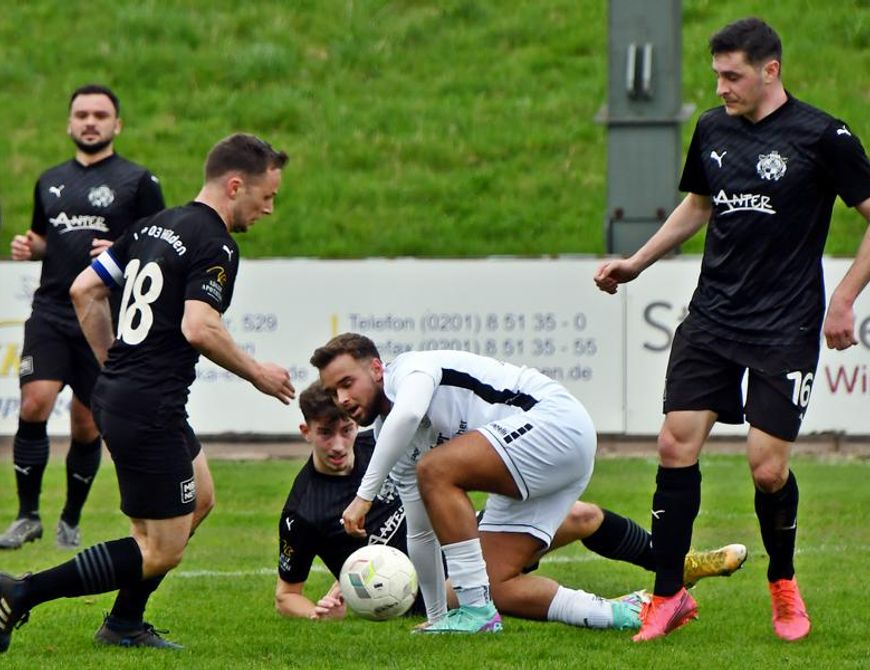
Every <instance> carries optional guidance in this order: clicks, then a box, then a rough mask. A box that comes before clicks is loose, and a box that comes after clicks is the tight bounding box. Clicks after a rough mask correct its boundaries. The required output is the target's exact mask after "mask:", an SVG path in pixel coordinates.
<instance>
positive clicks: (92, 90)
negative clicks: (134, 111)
mask: <svg viewBox="0 0 870 670" xmlns="http://www.w3.org/2000/svg"><path fill="white" fill-rule="evenodd" d="M80 95H104V96H106V97H107V98H108V99H109V100H111V101H112V106H113V107H114V108H115V116H121V101H120V100H118V96H117V95H115V93H114V91H112V89H110V88H109V87H108V86H103V85H102V84H85V85H84V86H79V87H78V88H77V89H76V90H75V91H73V92H72V95H71V96H70V97H69V107H68V108H67V109H68V110H69V109H72V104H73V101H74V100H75V99H76V98H77V97H79V96H80Z"/></svg>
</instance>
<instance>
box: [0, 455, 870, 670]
mask: <svg viewBox="0 0 870 670" xmlns="http://www.w3.org/2000/svg"><path fill="white" fill-rule="evenodd" d="M4 465H7V463H4ZM299 466H300V462H299V461H289V460H287V461H274V460H273V461H265V462H263V461H260V462H253V461H251V462H233V461H213V462H212V469H213V472H214V476H215V481H216V486H217V498H218V506H217V508H216V509H215V511H214V513H213V514H212V516H211V517H210V518H209V519H208V520H207V521H206V522H205V523H204V524H203V526H202V527H201V528H200V530H199V531H198V532H197V533H196V536H195V537H194V539H193V541H192V543H191V545H190V547H189V549H188V552H187V555H186V557H185V560H184V562H183V563H182V565H181V566H180V567H179V568H178V569H177V570H176V571H175V572H174V573H172V574H171V575H170V576H169V577H168V578H167V579H166V580H165V581H164V583H163V585H162V586H161V588H160V589H159V590H158V592H157V593H156V594H155V595H154V597H153V598H152V600H151V603H150V604H149V609H148V612H147V613H146V618H147V619H148V620H150V621H151V622H152V623H154V624H155V625H156V626H157V628H167V629H170V630H171V634H170V635H169V636H168V637H169V638H170V639H173V640H175V641H178V642H181V643H183V644H184V645H185V647H186V648H185V649H184V650H183V651H180V652H165V651H157V650H139V649H134V650H126V649H107V648H102V647H96V646H95V645H94V644H93V642H92V636H93V633H94V631H95V630H96V628H97V627H98V626H99V624H100V621H101V620H102V617H103V614H104V613H105V612H106V611H108V610H109V608H110V607H111V603H112V599H113V596H112V595H101V596H95V597H88V598H78V599H73V600H60V601H55V602H52V603H48V604H46V605H43V606H41V607H39V608H37V609H35V610H34V611H33V613H32V614H31V621H30V623H28V624H27V625H26V626H24V627H23V628H21V629H20V630H18V631H16V633H15V634H14V636H13V641H12V646H11V647H10V650H9V652H8V653H7V654H6V655H5V656H4V657H3V658H2V667H3V668H10V669H11V668H26V669H28V670H32V669H33V668H76V669H83V668H96V667H105V668H121V669H123V668H131V669H132V668H137V669H139V668H142V667H146V668H233V669H242V668H285V667H286V668H318V669H324V668H439V669H440V668H568V667H583V668H668V669H669V670H673V669H675V668H698V667H700V666H703V665H708V666H709V667H718V668H724V667H732V666H734V665H739V666H740V667H748V668H804V667H806V668H814V669H822V668H836V669H838V670H840V669H843V668H866V667H870V645H868V644H867V631H868V630H870V614H868V612H867V608H866V603H867V601H868V599H870V585H868V582H867V580H866V579H865V577H864V575H865V573H866V571H867V570H868V567H870V519H868V516H870V511H868V510H870V487H868V486H867V485H866V481H867V477H868V475H870V462H867V461H861V460H832V459H824V458H812V457H799V458H796V459H795V461H794V463H793V469H794V471H795V473H796V475H797V477H798V482H799V485H800V489H801V513H800V526H799V533H798V547H799V549H798V555H797V559H796V564H797V570H798V576H799V579H800V584H801V588H802V590H803V593H804V597H805V600H806V601H807V605H808V608H809V611H810V615H811V617H812V620H813V631H812V633H811V634H810V636H809V637H808V638H807V639H806V640H804V641H801V642H799V643H797V644H791V645H789V644H785V643H783V642H780V641H779V640H777V639H776V638H775V637H774V635H773V632H772V629H771V626H770V607H769V602H768V595H767V589H766V587H765V570H766V565H767V561H766V556H765V555H764V550H763V547H762V545H761V540H760V537H759V534H758V530H757V526H756V521H755V517H754V513H753V508H752V486H751V483H750V480H749V475H748V471H747V467H746V463H745V459H743V458H742V457H741V456H723V455H715V456H709V457H704V458H703V459H702V471H703V475H704V484H703V499H702V505H701V513H700V516H699V518H698V520H697V522H696V525H695V538H694V543H695V546H697V547H699V548H707V547H712V546H718V545H720V544H724V543H727V542H743V543H745V544H746V545H748V547H749V551H750V557H749V560H748V562H747V564H746V565H745V566H744V568H743V569H742V570H741V571H740V572H738V573H736V574H735V575H734V576H733V577H731V578H728V579H719V578H716V579H708V580H705V581H702V582H701V583H700V584H699V585H698V586H697V587H696V588H695V596H696V598H697V599H698V602H699V606H700V618H699V620H698V621H696V622H694V623H692V624H690V625H689V626H687V627H685V628H684V629H681V630H679V631H678V632H676V633H675V634H673V635H672V636H669V637H668V638H666V639H664V640H661V641H657V642H653V643H648V644H644V645H635V644H633V643H632V642H631V640H630V635H629V634H628V633H623V632H615V631H603V632H602V631H590V630H579V629H575V628H571V627H569V626H565V625H562V624H556V623H541V622H528V621H521V620H518V619H512V618H508V619H506V621H505V630H504V632H503V634H501V635H498V636H479V637H463V638H455V637H449V638H448V637H438V638H434V639H433V638H429V637H426V638H422V639H421V638H419V637H417V636H411V635H410V634H409V629H410V627H411V626H412V625H413V624H414V623H415V620H412V619H399V620H393V621H389V622H384V623H372V622H367V621H364V620H362V619H358V618H355V617H352V618H350V619H348V620H346V621H344V622H324V623H312V622H309V621H291V620H286V619H282V618H281V617H279V616H278V615H277V614H276V613H275V611H274V609H273V606H272V594H273V590H274V584H275V566H276V562H277V559H276V556H277V548H276V545H277V540H276V537H277V532H276V529H277V523H278V516H279V513H280V510H281V506H282V504H283V501H284V498H285V496H286V493H287V490H288V488H289V485H290V482H291V480H292V478H293V476H294V474H295V473H296V471H297V470H298V468H299ZM655 467H656V465H655V460H654V459H652V458H625V459H602V460H601V461H599V463H598V464H597V467H596V473H595V475H594V476H593V479H592V485H591V487H590V489H589V491H588V493H587V495H586V496H585V498H586V499H588V500H590V501H594V502H598V503H600V504H602V505H604V506H606V507H608V508H610V509H613V510H615V511H618V512H621V513H624V514H627V515H629V516H632V517H633V518H635V519H636V520H637V521H639V522H640V523H642V524H644V525H646V524H647V523H648V519H649V511H648V510H649V503H650V499H651V496H652V490H653V481H654V477H655ZM4 469H5V470H6V474H5V475H4V482H5V483H4V485H3V487H2V491H0V509H3V510H11V509H14V497H15V494H14V483H13V480H12V473H11V467H8V468H4ZM62 476H63V472H62V469H61V465H60V463H59V462H53V463H52V465H51V466H50V468H49V470H48V472H47V477H46V485H45V493H44V499H43V504H42V510H43V519H44V521H45V523H46V530H47V535H46V537H45V538H44V539H43V540H42V541H41V542H39V543H36V544H32V545H27V546H26V547H25V548H23V549H21V550H19V551H12V552H6V553H0V569H2V570H3V571H8V572H12V573H20V572H24V571H27V570H39V569H43V568H46V567H49V566H52V565H55V564H57V563H59V562H60V561H62V560H64V559H65V558H67V557H68V556H69V554H68V553H64V552H61V551H60V550H58V549H55V548H54V545H53V537H51V535H52V533H51V531H52V529H53V526H54V523H55V521H56V518H57V515H58V513H59V509H60V506H61V499H60V494H59V491H61V490H62V489H63V486H62ZM92 495H93V497H92V499H91V501H89V503H88V506H87V507H86V509H85V516H84V519H83V531H84V540H85V543H92V542H96V541H99V540H105V539H112V538H115V537H120V536H122V535H124V534H125V533H126V522H125V519H124V517H123V516H122V515H121V513H120V512H119V511H118V510H117V503H118V494H117V487H116V483H115V476H114V472H113V471H112V468H111V464H110V463H106V464H104V468H103V470H102V471H101V472H100V474H99V475H98V478H97V482H96V484H95V488H94V492H93V494H92ZM2 523H4V524H5V523H6V519H3V520H2ZM540 572H541V574H546V575H549V576H551V577H553V578H555V579H558V580H560V581H561V582H562V583H563V584H566V585H568V586H572V587H576V588H583V589H584V590H587V591H592V592H595V593H598V594H601V595H604V596H615V595H619V594H622V593H624V592H626V591H629V590H633V589H637V588H641V587H646V588H649V587H651V585H652V576H651V575H649V574H647V573H645V572H643V571H641V570H640V569H638V568H635V567H634V566H630V565H626V564H620V563H613V562H608V561H604V560H602V559H599V558H597V557H595V556H594V555H593V554H590V553H589V552H588V551H586V550H585V549H584V548H583V547H582V546H580V545H579V544H576V545H573V546H570V547H566V548H565V549H562V550H560V551H559V552H558V553H556V554H553V555H552V556H551V557H550V558H549V559H545V561H544V562H543V563H542V566H541V568H540ZM330 583H331V579H330V577H329V576H328V575H327V574H326V573H325V572H324V571H323V570H322V568H320V569H319V570H318V571H317V572H315V573H313V574H312V577H311V579H310V580H309V584H308V585H309V587H310V590H308V591H307V592H308V593H309V595H313V596H314V597H317V596H318V595H320V594H321V593H322V592H323V591H325V590H326V589H327V588H328V586H329V585H330Z"/></svg>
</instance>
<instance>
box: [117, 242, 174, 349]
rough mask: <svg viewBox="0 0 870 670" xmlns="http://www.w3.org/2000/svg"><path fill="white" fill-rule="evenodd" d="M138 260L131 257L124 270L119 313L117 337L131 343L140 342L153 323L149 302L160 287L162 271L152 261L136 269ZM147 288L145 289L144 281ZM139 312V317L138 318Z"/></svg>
mask: <svg viewBox="0 0 870 670" xmlns="http://www.w3.org/2000/svg"><path fill="white" fill-rule="evenodd" d="M140 265H141V261H140V260H139V259H138V258H134V259H133V260H131V261H130V262H129V263H127V267H126V268H125V270H124V280H125V281H124V296H123V297H122V298H121V312H120V314H119V315H118V339H119V340H121V341H122V342H124V343H126V344H130V345H136V344H140V343H141V342H142V341H143V340H144V339H145V338H146V337H147V336H148V331H149V330H151V326H152V325H153V324H154V313H153V312H152V311H151V303H152V302H154V301H155V300H157V298H158V297H160V291H162V290H163V272H162V271H161V270H160V266H159V265H157V263H155V262H154V261H151V262H150V263H146V264H145V266H144V267H143V268H142V269H141V271H140V270H139V266H140ZM146 283H147V284H148V290H147V291H145V290H144V287H145V284H146ZM137 316H138V319H137Z"/></svg>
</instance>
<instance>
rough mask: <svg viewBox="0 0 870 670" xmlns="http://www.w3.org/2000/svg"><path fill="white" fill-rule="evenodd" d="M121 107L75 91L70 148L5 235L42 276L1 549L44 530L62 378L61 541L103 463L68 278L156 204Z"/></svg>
mask: <svg viewBox="0 0 870 670" xmlns="http://www.w3.org/2000/svg"><path fill="white" fill-rule="evenodd" d="M119 112H120V105H119V102H118V98H117V97H116V96H115V94H114V93H113V92H112V91H111V90H109V89H108V88H106V87H105V86H99V85H95V84H89V85H86V86H81V87H79V88H77V89H76V90H75V91H73V93H72V96H71V98H70V103H69V127H68V133H69V135H70V138H72V141H73V143H74V144H75V145H76V153H75V157H74V158H73V159H71V160H69V161H67V162H66V163H61V164H60V165H58V166H56V167H53V168H51V169H49V170H46V171H45V172H44V173H43V174H42V175H41V176H40V177H39V180H38V181H37V182H36V188H35V190H34V194H33V220H32V223H31V225H30V230H28V231H27V233H26V234H24V235H16V236H15V237H14V238H13V239H12V245H11V246H12V259H13V260H40V259H41V260H42V277H41V279H40V283H39V288H37V290H36V293H35V295H34V297H33V311H32V313H31V315H30V318H29V319H28V320H27V323H26V324H25V326H24V348H23V351H22V354H21V364H20V369H19V378H20V383H21V405H20V407H21V409H20V410H19V416H18V431H17V432H16V434H15V440H14V442H13V463H14V467H15V481H16V485H17V489H18V515H17V517H16V519H15V520H14V521H13V522H12V524H11V525H10V526H9V528H8V529H7V530H6V532H4V533H3V534H2V535H0V549H17V548H18V547H20V546H21V545H22V544H23V543H25V542H32V541H34V540H37V539H39V538H40V537H42V533H43V529H42V521H41V519H40V516H39V494H40V491H41V489H42V475H43V472H44V471H45V467H46V465H47V463H48V450H49V441H48V436H47V433H46V422H47V420H48V417H49V415H50V414H51V411H52V409H53V408H54V404H55V401H56V400H57V395H58V393H59V392H60V390H61V389H62V388H63V387H64V386H65V385H66V384H69V385H70V387H71V388H72V391H73V399H72V403H71V405H70V436H71V442H70V448H69V452H68V453H67V457H66V471H67V474H66V480H67V496H66V503H65V504H64V508H63V512H62V513H61V515H60V520H59V521H58V524H57V529H56V542H57V545H58V546H59V547H62V548H68V549H72V548H76V547H78V546H79V543H80V533H79V520H80V517H81V511H82V507H83V506H84V503H85V499H86V498H87V496H88V492H89V491H90V488H91V483H92V482H93V479H94V477H95V476H96V474H97V469H98V468H99V465H100V451H101V447H100V436H99V433H98V431H97V428H96V426H95V425H94V421H93V418H92V417H91V413H90V401H91V389H92V387H93V385H94V381H95V380H96V378H97V374H98V372H99V366H98V365H97V361H96V359H95V358H94V355H93V353H92V352H91V350H90V347H88V344H87V342H86V341H85V339H84V336H83V335H82V333H81V329H80V328H79V324H78V321H77V320H76V315H75V312H74V310H73V307H72V303H70V300H69V288H70V284H72V281H73V279H75V277H76V275H77V274H78V273H79V272H81V270H82V269H83V268H85V267H87V265H88V263H89V262H90V260H91V257H95V256H97V255H98V254H99V253H100V252H101V251H102V250H103V249H105V248H106V247H107V246H109V245H110V244H111V243H112V242H113V241H114V240H115V239H116V238H117V237H118V236H119V235H120V234H121V233H122V232H123V231H124V230H125V229H126V228H127V227H128V226H129V225H131V224H132V223H133V222H134V221H136V219H139V218H142V217H144V216H149V215H151V214H153V213H154V212H157V211H159V210H161V209H163V195H162V194H161V192H160V186H159V184H158V183H157V179H156V178H155V177H154V176H153V175H152V174H151V173H150V172H148V170H146V169H145V168H144V167H142V166H140V165H136V164H135V163H131V162H130V161H128V160H126V159H125V158H122V157H121V156H119V155H117V154H116V153H115V152H114V139H115V136H116V135H117V134H118V133H120V132H121V119H120V117H119Z"/></svg>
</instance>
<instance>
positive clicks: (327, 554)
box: [275, 382, 746, 620]
mask: <svg viewBox="0 0 870 670" xmlns="http://www.w3.org/2000/svg"><path fill="white" fill-rule="evenodd" d="M299 408H300V410H301V411H302V415H303V418H304V419H305V423H303V424H302V425H300V427H299V429H300V431H301V432H302V435H303V437H304V438H305V440H306V441H307V442H309V443H310V444H311V456H310V458H309V459H308V461H307V462H306V464H305V465H304V466H303V468H302V470H301V471H300V472H299V474H298V475H297V476H296V479H295V481H294V482H293V486H292V488H291V490H290V494H289V496H288V498H287V502H286V503H285V505H284V510H283V512H282V514H281V519H280V522H279V528H278V534H279V548H280V551H279V557H278V580H277V585H276V587H275V608H276V609H277V610H278V612H279V613H280V614H282V615H284V616H287V617H301V618H308V619H315V620H323V619H341V618H343V617H344V616H345V614H346V609H345V605H344V601H343V600H342V598H341V593H340V591H339V589H338V583H337V581H336V582H334V583H333V585H332V586H331V587H330V588H329V590H328V591H327V592H326V593H325V594H324V595H322V596H321V597H320V598H319V599H318V600H317V601H316V602H315V601H314V600H312V599H310V598H309V597H308V596H306V595H304V593H303V591H304V587H305V582H306V580H307V579H308V575H309V574H310V571H311V567H312V564H313V561H314V559H315V557H320V559H321V560H322V561H323V563H324V564H325V565H326V568H327V569H328V570H329V572H330V573H331V574H332V575H333V576H334V577H335V578H336V580H337V578H338V573H339V571H340V570H341V566H342V564H343V563H344V561H345V560H346V559H347V557H348V556H349V555H350V554H351V553H352V552H354V551H355V550H356V549H359V548H360V547H362V546H364V545H365V544H367V543H382V544H389V545H390V546H392V547H395V548H396V549H399V550H401V551H403V552H405V553H407V551H408V549H407V526H406V522H405V510H404V508H403V506H402V503H401V500H400V499H399V497H398V495H396V491H395V487H394V485H393V483H392V481H391V480H387V485H386V486H385V487H383V488H382V489H381V493H380V494H379V495H378V496H377V497H376V498H375V501H374V504H373V505H372V509H371V510H370V511H369V513H368V514H367V515H366V532H367V537H366V538H364V539H360V538H356V537H352V536H350V535H348V534H347V533H345V532H344V530H343V528H342V526H341V524H340V519H341V513H342V511H344V509H345V507H347V505H348V504H350V502H351V501H352V500H353V498H354V496H355V495H356V491H357V489H358V488H359V485H360V482H361V480H362V476H363V474H364V473H365V471H366V468H367V467H368V463H369V461H370V459H371V456H372V451H373V450H374V445H375V442H374V438H373V436H372V432H371V431H359V429H358V427H357V424H356V423H355V422H354V421H353V420H352V419H351V418H350V417H349V416H348V415H347V414H345V412H344V411H343V410H342V409H340V408H339V407H338V406H337V405H336V404H335V403H334V401H333V399H332V397H331V396H329V395H327V393H326V392H325V391H324V390H323V388H322V387H321V386H320V384H319V383H317V382H315V383H314V384H312V385H311V386H309V387H308V388H307V389H305V391H303V392H302V394H301V395H300V396H299ZM578 540H579V541H582V542H583V544H584V545H585V546H586V547H587V548H588V549H590V550H592V551H595V552H597V553H599V554H600V555H602V556H604V557H607V558H611V559H616V560H623V561H627V562H630V563H633V564H635V565H638V566H639V567H642V568H644V569H646V570H653V568H654V566H653V556H652V546H651V544H650V534H649V533H648V532H647V531H646V530H644V529H643V528H641V527H640V526H638V525H637V524H636V523H635V522H634V521H632V520H631V519H627V518H625V517H622V516H619V515H618V514H615V513H613V512H610V511H608V510H604V509H602V508H600V507H598V506H597V505H593V504H590V503H585V502H581V501H577V502H575V503H574V505H573V507H572V508H571V511H570V513H569V514H568V516H567V517H566V518H565V520H564V522H563V523H562V525H561V526H560V527H559V529H558V530H557V531H556V535H555V537H554V540H553V544H552V545H551V547H550V550H551V551H552V550H553V549H557V548H559V547H563V546H566V545H568V544H571V543H572V542H575V541H578ZM745 559H746V547H744V546H743V545H741V544H731V545H727V546H725V547H722V548H721V549H717V550H715V551H706V552H694V551H693V552H690V553H689V555H688V556H686V562H685V580H686V583H687V584H694V583H696V582H697V581H698V580H699V579H702V578H704V577H711V576H716V575H723V576H724V575H730V574H731V573H733V572H734V571H735V570H737V569H738V568H739V567H740V566H741V565H742V564H743V562H744V560H745ZM534 567H536V566H535V565H533V566H529V568H528V569H530V570H531V569H534ZM449 601H450V603H451V606H454V607H455V606H456V603H455V598H454V597H452V594H451V597H449ZM410 613H411V614H417V615H424V614H425V610H424V609H423V607H422V600H421V599H420V598H418V601H417V602H416V603H415V604H414V607H413V608H412V609H411V611H410Z"/></svg>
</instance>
